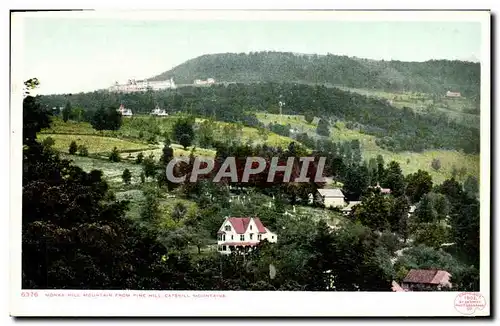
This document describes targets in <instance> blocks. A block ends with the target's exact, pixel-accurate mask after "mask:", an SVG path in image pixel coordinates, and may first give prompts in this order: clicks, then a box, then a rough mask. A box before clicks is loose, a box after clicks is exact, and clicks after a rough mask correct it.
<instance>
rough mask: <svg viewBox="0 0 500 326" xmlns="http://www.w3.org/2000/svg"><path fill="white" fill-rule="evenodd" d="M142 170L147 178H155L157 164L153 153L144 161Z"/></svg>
mask: <svg viewBox="0 0 500 326" xmlns="http://www.w3.org/2000/svg"><path fill="white" fill-rule="evenodd" d="M142 170H143V172H144V176H145V177H146V178H149V177H152V178H154V177H155V175H156V162H155V159H154V155H153V154H152V153H151V154H149V156H148V157H146V158H145V159H144V160H143V161H142Z"/></svg>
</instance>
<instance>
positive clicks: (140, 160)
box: [135, 152, 144, 164]
mask: <svg viewBox="0 0 500 326" xmlns="http://www.w3.org/2000/svg"><path fill="white" fill-rule="evenodd" d="M143 159H144V154H142V152H140V153H139V154H137V157H136V158H135V163H137V164H141V163H142V160H143Z"/></svg>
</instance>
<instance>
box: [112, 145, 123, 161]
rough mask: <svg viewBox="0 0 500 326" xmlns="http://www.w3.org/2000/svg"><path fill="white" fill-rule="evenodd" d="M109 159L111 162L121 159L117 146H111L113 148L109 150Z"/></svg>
mask: <svg viewBox="0 0 500 326" xmlns="http://www.w3.org/2000/svg"><path fill="white" fill-rule="evenodd" d="M109 160H110V161H111V162H120V161H121V158H120V152H118V148H116V147H115V148H113V150H112V151H111V154H109Z"/></svg>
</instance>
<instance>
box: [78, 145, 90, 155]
mask: <svg viewBox="0 0 500 326" xmlns="http://www.w3.org/2000/svg"><path fill="white" fill-rule="evenodd" d="M78 155H80V156H89V150H88V149H87V146H85V145H79V146H78Z"/></svg>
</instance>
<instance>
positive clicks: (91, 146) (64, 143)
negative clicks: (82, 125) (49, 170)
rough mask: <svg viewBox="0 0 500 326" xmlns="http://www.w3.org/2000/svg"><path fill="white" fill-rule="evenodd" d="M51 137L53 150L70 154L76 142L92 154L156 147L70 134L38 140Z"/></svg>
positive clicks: (127, 141) (53, 135)
mask: <svg viewBox="0 0 500 326" xmlns="http://www.w3.org/2000/svg"><path fill="white" fill-rule="evenodd" d="M48 137H51V138H52V139H53V140H54V142H55V143H54V145H53V148H54V149H55V150H57V151H59V152H63V153H68V149H69V145H70V144H71V142H72V141H75V142H76V144H77V145H85V146H86V147H87V149H88V151H89V153H90V154H97V153H109V152H111V151H112V150H113V148H114V147H116V148H117V149H118V150H119V151H140V150H147V149H153V148H155V146H151V145H147V144H144V143H139V142H132V141H129V140H123V139H118V138H112V137H103V136H94V135H69V134H47V133H44V134H38V139H39V140H40V141H43V140H44V139H46V138H48Z"/></svg>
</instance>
